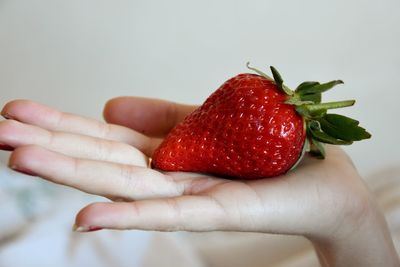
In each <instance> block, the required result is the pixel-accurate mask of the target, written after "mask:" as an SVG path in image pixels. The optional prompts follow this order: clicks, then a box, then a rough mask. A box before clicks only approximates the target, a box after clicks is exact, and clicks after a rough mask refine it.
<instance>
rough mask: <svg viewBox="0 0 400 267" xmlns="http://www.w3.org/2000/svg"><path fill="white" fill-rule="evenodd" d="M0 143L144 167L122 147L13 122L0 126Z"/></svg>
mask: <svg viewBox="0 0 400 267" xmlns="http://www.w3.org/2000/svg"><path fill="white" fill-rule="evenodd" d="M0 143H2V144H7V145H8V146H10V147H12V148H17V147H20V146H25V145H40V146H42V147H44V148H46V149H49V150H52V151H56V152H59V153H62V154H65V155H68V156H71V157H77V158H86V159H92V160H101V161H110V162H115V163H121V164H131V165H135V166H141V167H147V165H148V159H147V157H146V156H145V155H144V154H143V153H141V152H140V151H139V150H137V149H136V148H134V147H133V146H130V145H128V144H125V143H120V142H116V141H111V140H106V139H101V138H96V137H90V136H86V135H79V134H70V133H64V132H52V131H48V130H46V129H43V128H40V127H37V126H34V125H29V124H24V123H21V122H18V121H15V120H6V121H1V122H0Z"/></svg>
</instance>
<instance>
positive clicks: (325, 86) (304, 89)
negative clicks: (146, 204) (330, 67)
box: [296, 80, 343, 95]
mask: <svg viewBox="0 0 400 267" xmlns="http://www.w3.org/2000/svg"><path fill="white" fill-rule="evenodd" d="M306 83H307V82H306ZM312 83H313V82H308V84H304V83H303V86H301V84H300V85H299V87H300V86H301V87H300V88H299V87H298V88H297V89H296V93H298V94H300V95H307V94H315V93H323V92H326V91H328V90H329V89H332V88H333V87H335V86H336V85H338V84H343V81H342V80H334V81H330V82H327V83H322V84H314V85H312Z"/></svg>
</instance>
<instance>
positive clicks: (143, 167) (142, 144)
mask: <svg viewBox="0 0 400 267" xmlns="http://www.w3.org/2000/svg"><path fill="white" fill-rule="evenodd" d="M195 108H196V107H195V106H188V105H181V104H176V103H171V102H166V101H162V100H154V99H144V98H137V97H121V98H116V99H113V100H111V101H109V102H108V103H107V104H106V106H105V109H104V118H105V121H106V122H99V121H96V120H93V119H88V118H85V117H82V116H78V115H74V114H68V113H62V112H60V111H57V110H56V109H53V108H50V107H47V106H44V105H41V104H38V103H34V102H31V101H27V100H15V101H12V102H9V103H8V104H6V105H5V106H4V108H3V110H2V112H1V114H2V115H3V116H4V117H5V118H6V120H3V121H0V144H2V146H3V149H5V146H4V145H7V146H10V147H12V149H10V150H13V151H12V153H11V155H10V159H9V166H10V167H11V168H13V169H14V170H16V171H20V172H24V173H30V174H31V175H35V176H38V177H41V178H43V179H46V180H48V181H51V182H54V183H57V184H62V185H66V186H70V187H74V188H76V189H78V190H81V191H84V192H87V193H90V194H95V195H100V196H104V197H106V198H109V199H110V200H112V201H111V202H104V203H93V204H90V205H89V206H87V207H85V208H83V209H82V210H81V211H80V212H79V213H78V215H77V216H76V221H75V230H78V231H82V232H85V231H89V230H91V229H92V230H93V229H98V228H102V229H119V230H128V229H142V230H159V231H181V230H183V231H215V230H220V231H243V232H260V233H279V234H293V235H301V236H304V237H306V238H307V239H309V240H310V241H311V242H312V244H313V246H314V248H315V250H316V251H317V254H318V256H319V259H320V262H321V266H343V267H344V266H346V267H348V266H364V267H369V266H371V267H372V266H374V267H375V266H388V267H389V266H400V263H399V260H398V256H397V254H396V251H395V249H394V246H393V242H392V239H391V236H390V233H389V231H388V227H387V224H386V222H385V219H384V217H383V215H382V212H381V211H380V209H379V208H378V206H377V205H376V203H375V200H374V197H373V195H372V194H371V193H370V192H369V190H368V189H367V187H366V185H365V184H364V182H363V180H362V178H361V177H360V176H359V174H358V173H357V171H356V169H355V167H354V166H353V164H352V162H351V160H350V159H349V157H348V156H347V155H346V154H345V153H344V152H343V150H342V149H340V148H338V147H333V146H328V147H327V158H326V159H325V160H318V159H314V158H311V157H309V156H307V157H306V158H305V159H304V160H303V162H302V163H301V164H300V165H299V166H298V167H297V168H296V169H295V170H294V171H291V172H289V173H287V174H285V175H282V176H280V177H275V178H267V179H260V180H252V181H251V180H248V181H246V180H228V179H223V178H219V177H215V176H212V175H206V174H197V173H183V172H169V173H164V172H160V171H158V170H154V169H151V168H149V167H148V159H149V157H150V156H151V155H152V153H153V151H154V149H155V148H156V147H157V145H158V144H159V143H160V142H161V141H162V139H163V138H164V136H165V135H166V134H167V133H168V131H169V130H170V129H171V128H172V127H173V126H174V125H176V124H177V123H178V122H180V121H182V120H183V118H184V117H185V116H186V115H187V114H188V113H190V112H191V111H193V110H194V109H195Z"/></svg>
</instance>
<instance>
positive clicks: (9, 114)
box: [0, 99, 28, 119]
mask: <svg viewBox="0 0 400 267" xmlns="http://www.w3.org/2000/svg"><path fill="white" fill-rule="evenodd" d="M27 101H28V100H25V99H14V100H11V101H9V102H7V103H6V104H5V105H4V106H3V108H2V110H1V112H0V114H1V116H3V117H4V118H5V119H12V118H14V117H15V116H13V111H14V110H15V109H18V107H19V106H21V105H23V104H24V103H25V102H27Z"/></svg>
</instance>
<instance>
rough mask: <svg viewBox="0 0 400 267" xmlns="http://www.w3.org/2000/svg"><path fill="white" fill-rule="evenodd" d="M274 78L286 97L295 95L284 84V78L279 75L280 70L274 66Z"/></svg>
mask: <svg viewBox="0 0 400 267" xmlns="http://www.w3.org/2000/svg"><path fill="white" fill-rule="evenodd" d="M270 68H271V72H272V76H273V77H274V80H275V83H276V85H277V86H278V88H279V89H281V90H282V91H283V92H284V93H285V94H286V95H290V96H291V95H293V91H292V90H290V89H289V88H288V87H287V86H286V85H284V84H283V79H282V76H281V75H280V74H279V72H278V70H277V69H275V68H274V67H273V66H271V67H270Z"/></svg>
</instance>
